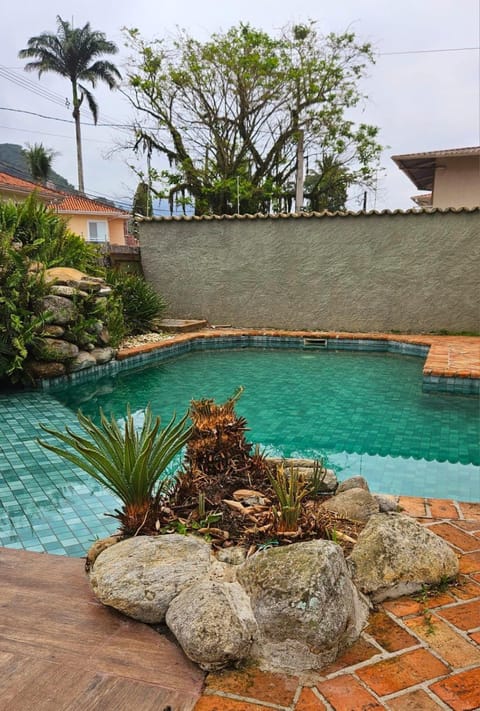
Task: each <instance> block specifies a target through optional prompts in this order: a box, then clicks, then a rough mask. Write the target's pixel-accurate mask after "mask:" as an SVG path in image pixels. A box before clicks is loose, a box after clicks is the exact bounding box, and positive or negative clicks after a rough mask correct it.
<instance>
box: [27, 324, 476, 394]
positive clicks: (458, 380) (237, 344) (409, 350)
mask: <svg viewBox="0 0 480 711" xmlns="http://www.w3.org/2000/svg"><path fill="white" fill-rule="evenodd" d="M321 340H323V341H325V346H320V347H319V349H322V350H328V351H335V350H342V351H345V350H347V351H370V352H380V353H399V354H403V355H409V356H418V357H420V358H426V357H427V355H428V351H429V346H426V345H420V344H415V343H405V342H402V341H396V340H394V339H373V338H372V339H369V338H325V339H321ZM254 347H256V348H299V349H311V348H316V347H317V346H311V345H305V343H304V338H303V337H302V336H274V335H262V336H259V335H248V334H242V335H238V336H236V335H233V336H232V335H219V336H215V337H207V338H205V337H195V338H192V339H190V340H185V341H182V342H180V343H175V342H173V343H162V345H161V347H159V348H157V349H152V350H150V351H148V352H145V353H139V354H136V355H133V356H131V357H129V358H125V359H123V360H114V361H111V362H110V363H107V364H105V365H101V366H96V367H93V368H90V369H88V370H83V371H80V372H77V373H72V374H71V375H68V376H63V377H60V378H53V379H51V380H43V381H41V385H40V387H41V388H43V389H49V388H55V387H64V386H65V383H67V382H69V383H84V382H87V381H89V380H92V379H95V378H97V377H99V376H104V375H109V374H114V373H117V372H118V371H120V370H130V369H132V368H138V367H140V366H143V365H147V364H152V363H161V362H162V361H165V360H167V359H170V358H174V357H176V356H179V355H184V354H185V353H189V352H190V351H199V350H217V349H220V348H254ZM423 390H424V391H426V392H432V393H434V392H449V393H452V394H459V395H478V394H480V378H466V377H452V378H449V377H443V376H436V375H435V376H434V375H424V376H423Z"/></svg>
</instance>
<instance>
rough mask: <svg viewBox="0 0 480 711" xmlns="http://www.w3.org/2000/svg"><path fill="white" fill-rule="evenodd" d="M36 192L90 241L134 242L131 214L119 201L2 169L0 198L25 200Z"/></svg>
mask: <svg viewBox="0 0 480 711" xmlns="http://www.w3.org/2000/svg"><path fill="white" fill-rule="evenodd" d="M33 192H35V193H36V195H37V197H38V199H39V200H41V201H42V202H44V203H45V204H47V205H49V206H50V207H51V208H52V209H53V210H55V212H57V213H58V214H59V215H62V217H64V218H65V219H66V220H67V222H68V226H69V228H70V229H71V231H72V232H75V233H76V234H78V235H80V236H81V237H83V238H84V239H85V240H86V241H87V242H95V243H100V244H111V245H126V244H127V245H129V244H133V242H132V240H133V238H131V237H130V235H129V233H128V221H129V220H130V218H131V214H130V213H129V212H127V211H126V210H122V209H120V208H118V207H116V206H115V205H112V204H109V203H104V202H102V201H100V200H92V199H91V198H87V197H85V196H84V195H81V194H79V193H66V192H63V191H60V190H54V189H52V188H49V187H46V186H44V185H41V184H38V183H34V182H32V181H29V180H24V179H23V178H18V177H16V176H14V175H11V174H10V173H4V172H0V200H1V199H4V200H7V199H11V200H14V201H15V202H18V201H21V200H25V198H26V197H27V196H28V195H30V194H31V193H33Z"/></svg>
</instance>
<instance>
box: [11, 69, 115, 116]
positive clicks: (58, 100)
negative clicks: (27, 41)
mask: <svg viewBox="0 0 480 711" xmlns="http://www.w3.org/2000/svg"><path fill="white" fill-rule="evenodd" d="M0 77H3V78H4V79H7V80H8V81H11V82H13V83H14V84H17V86H20V87H21V88H22V89H26V90H27V91H31V92H33V93H34V94H37V95H38V96H41V97H42V98H44V99H46V100H47V101H51V102H52V103H54V104H57V105H59V106H62V107H67V108H69V106H70V101H69V99H68V98H65V97H62V96H61V94H57V93H56V92H54V91H50V89H45V88H44V87H42V86H41V85H39V84H38V82H32V81H30V80H29V79H27V78H26V77H25V76H23V74H20V73H19V72H15V71H13V70H12V69H11V68H9V67H5V66H3V65H1V64H0ZM103 116H105V118H106V119H108V120H109V121H112V122H114V121H115V118H113V117H112V116H109V115H108V114H103Z"/></svg>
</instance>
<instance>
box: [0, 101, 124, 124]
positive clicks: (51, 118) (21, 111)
mask: <svg viewBox="0 0 480 711" xmlns="http://www.w3.org/2000/svg"><path fill="white" fill-rule="evenodd" d="M0 111H13V112H14V113H18V114H29V115H30V116H38V117H39V118H43V119H48V120H49V121H60V122H61V123H69V124H75V121H72V119H63V118H58V117H57V116H47V115H45V114H39V113H37V112H36V111H27V110H26V109H11V108H9V107H8V106H0ZM80 123H81V125H82V126H102V127H103V128H124V129H125V128H131V126H130V125H129V124H126V123H92V122H90V121H81V122H80Z"/></svg>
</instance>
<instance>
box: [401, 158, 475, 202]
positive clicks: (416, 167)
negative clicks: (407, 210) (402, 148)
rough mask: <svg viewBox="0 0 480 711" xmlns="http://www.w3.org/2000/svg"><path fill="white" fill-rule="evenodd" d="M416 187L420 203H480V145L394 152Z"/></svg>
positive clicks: (413, 198) (417, 200) (415, 197)
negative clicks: (440, 149) (416, 151)
mask: <svg viewBox="0 0 480 711" xmlns="http://www.w3.org/2000/svg"><path fill="white" fill-rule="evenodd" d="M392 160H394V161H395V163H396V164H397V165H398V167H399V168H400V170H402V171H403V172H404V173H405V175H407V176H408V177H409V178H410V180H411V181H412V183H414V185H415V187H416V188H417V190H428V191H429V192H428V193H423V194H421V195H414V196H413V197H412V200H413V201H414V202H416V203H417V205H419V206H420V207H442V208H449V207H454V208H455V207H459V208H460V207H479V206H480V146H472V147H470V148H450V149H447V150H443V151H428V152H425V153H407V154H404V155H397V156H392Z"/></svg>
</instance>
